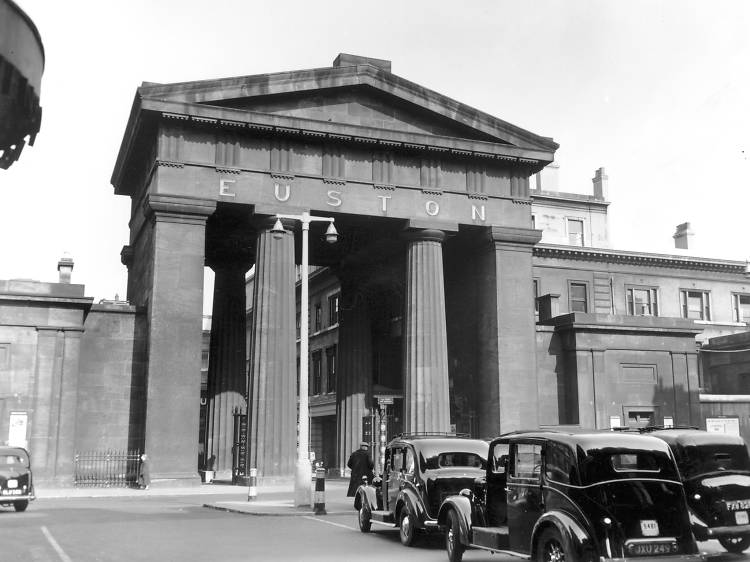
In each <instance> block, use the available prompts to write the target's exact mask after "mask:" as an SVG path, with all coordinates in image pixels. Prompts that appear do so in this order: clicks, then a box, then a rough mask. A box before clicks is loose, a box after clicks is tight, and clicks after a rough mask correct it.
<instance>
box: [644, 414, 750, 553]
mask: <svg viewBox="0 0 750 562" xmlns="http://www.w3.org/2000/svg"><path fill="white" fill-rule="evenodd" d="M641 431H642V432H644V434H646V435H652V436H654V437H658V438H659V439H661V440H663V441H665V442H666V443H667V444H668V445H669V448H670V449H672V453H673V454H674V457H675V460H676V461H677V467H678V468H679V470H680V475H681V477H682V482H683V484H684V486H685V495H686V497H687V503H688V507H689V508H690V521H691V523H692V525H693V533H694V534H695V538H696V539H698V540H699V541H705V540H709V539H718V541H719V542H720V543H721V545H722V546H723V547H724V548H725V549H726V550H728V551H729V552H734V553H740V552H743V551H744V550H746V549H747V548H748V547H750V458H749V457H748V451H747V446H746V444H745V441H744V440H743V439H742V437H739V436H737V435H726V434H723V433H712V432H708V431H702V430H699V429H697V428H673V429H663V428H644V429H642V430H641Z"/></svg>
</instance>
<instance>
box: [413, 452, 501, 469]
mask: <svg viewBox="0 0 750 562" xmlns="http://www.w3.org/2000/svg"><path fill="white" fill-rule="evenodd" d="M425 465H426V468H428V469H432V470H434V469H436V468H453V467H459V468H481V469H482V470H485V469H486V468H487V461H486V460H485V459H483V458H482V457H480V456H479V455H477V454H474V453H467V452H447V453H440V454H439V455H437V456H435V457H430V458H429V459H426V460H425Z"/></svg>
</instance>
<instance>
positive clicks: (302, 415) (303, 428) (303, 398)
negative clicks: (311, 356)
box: [271, 211, 339, 507]
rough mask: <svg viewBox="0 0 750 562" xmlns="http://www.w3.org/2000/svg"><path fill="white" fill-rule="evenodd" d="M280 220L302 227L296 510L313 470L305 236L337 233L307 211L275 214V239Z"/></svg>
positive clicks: (304, 501) (329, 237) (306, 496)
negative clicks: (316, 227) (317, 225)
mask: <svg viewBox="0 0 750 562" xmlns="http://www.w3.org/2000/svg"><path fill="white" fill-rule="evenodd" d="M281 219H288V220H295V221H299V222H300V223H301V225H302V264H301V266H300V276H301V288H302V291H301V292H302V294H301V297H300V336H299V355H300V359H299V445H298V447H297V465H296V473H295V477H294V505H295V506H297V507H299V506H302V505H309V504H310V492H311V490H310V487H311V475H312V467H311V465H310V457H309V454H308V449H309V443H308V440H307V435H308V432H309V417H310V404H309V398H308V384H307V381H308V368H307V355H308V318H309V304H310V303H309V302H308V301H309V296H308V286H307V285H308V275H307V267H308V233H309V231H310V223H311V222H328V223H329V224H328V229H327V230H326V233H325V239H326V242H328V243H329V244H333V243H334V242H336V240H338V236H339V235H338V232H336V228H335V227H334V226H333V221H334V219H333V218H331V217H316V216H312V215H310V213H308V212H307V211H305V212H303V213H302V214H301V215H282V214H278V215H276V223H275V224H274V225H273V228H272V229H271V232H272V233H273V235H274V236H275V237H280V236H281V235H282V234H283V233H284V225H283V224H282V223H281Z"/></svg>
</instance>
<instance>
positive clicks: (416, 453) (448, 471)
mask: <svg viewBox="0 0 750 562" xmlns="http://www.w3.org/2000/svg"><path fill="white" fill-rule="evenodd" d="M488 446H489V444H488V442H487V441H483V440H481V439H469V438H467V437H463V436H460V435H454V434H446V433H412V434H402V435H399V436H398V437H396V438H395V439H393V440H391V441H390V443H388V445H387V446H386V450H385V463H384V467H383V474H382V476H381V477H378V478H375V480H374V481H373V482H368V483H365V484H363V485H361V486H360V487H359V488H358V489H357V493H356V496H355V498H354V507H355V509H357V510H358V512H359V528H360V530H361V531H362V532H364V533H366V532H369V531H370V529H371V527H372V523H373V522H375V523H381V524H385V525H389V526H394V525H395V526H397V527H398V528H399V537H400V539H401V543H402V544H404V545H405V546H411V545H412V544H414V540H415V537H416V534H417V532H418V531H437V530H439V529H438V523H437V514H438V509H439V508H440V504H441V503H442V501H443V500H444V499H445V498H446V497H448V496H450V495H452V494H457V493H458V492H459V491H460V490H461V489H463V488H465V487H467V486H471V485H472V484H473V483H474V481H475V480H476V479H477V478H479V477H482V476H484V474H485V469H486V465H485V463H486V459H487V450H488Z"/></svg>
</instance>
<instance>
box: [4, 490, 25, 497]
mask: <svg viewBox="0 0 750 562" xmlns="http://www.w3.org/2000/svg"><path fill="white" fill-rule="evenodd" d="M22 494H23V490H19V489H15V490H0V496H20V495H22Z"/></svg>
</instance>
